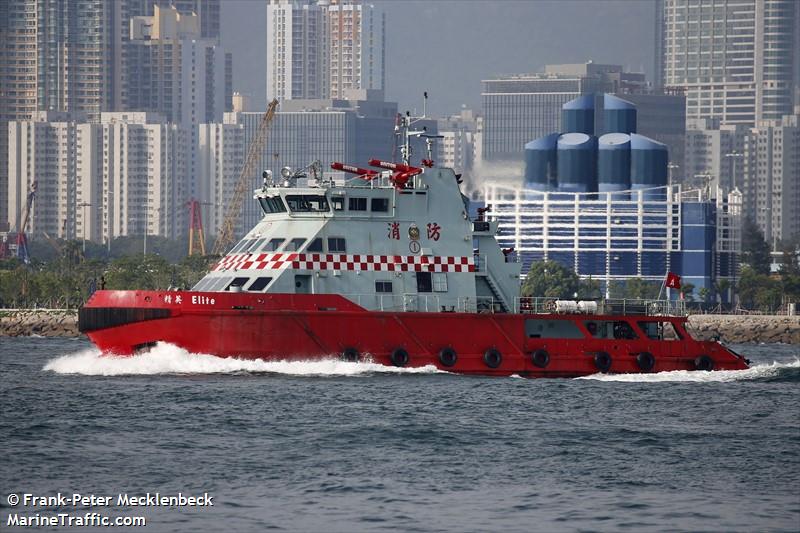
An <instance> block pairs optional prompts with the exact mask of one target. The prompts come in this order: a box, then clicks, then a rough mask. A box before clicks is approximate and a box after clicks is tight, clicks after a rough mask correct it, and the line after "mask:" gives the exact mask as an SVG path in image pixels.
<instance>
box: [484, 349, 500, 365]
mask: <svg viewBox="0 0 800 533" xmlns="http://www.w3.org/2000/svg"><path fill="white" fill-rule="evenodd" d="M483 362H484V363H486V366H488V367H489V368H497V367H498V366H500V363H502V362H503V354H501V353H500V351H499V350H495V349H494V348H489V349H488V350H486V353H484V354H483Z"/></svg>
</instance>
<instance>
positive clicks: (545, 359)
mask: <svg viewBox="0 0 800 533" xmlns="http://www.w3.org/2000/svg"><path fill="white" fill-rule="evenodd" d="M531 361H532V362H533V364H534V365H535V366H538V367H539V368H544V367H546V366H547V365H549V364H550V354H549V353H547V350H545V349H540V350H536V351H535V352H533V353H532V354H531Z"/></svg>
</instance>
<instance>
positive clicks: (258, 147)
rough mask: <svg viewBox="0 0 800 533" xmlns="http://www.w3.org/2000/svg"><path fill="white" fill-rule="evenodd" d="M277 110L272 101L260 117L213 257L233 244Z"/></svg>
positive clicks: (212, 251)
mask: <svg viewBox="0 0 800 533" xmlns="http://www.w3.org/2000/svg"><path fill="white" fill-rule="evenodd" d="M277 109H278V101H277V100H275V99H273V100H272V101H271V102H270V103H269V106H267V111H266V113H264V116H263V117H261V122H260V123H259V125H258V132H257V133H256V136H255V138H254V139H253V141H252V142H251V143H250V147H249V148H248V149H247V157H246V158H245V160H244V165H243V166H242V172H241V173H240V174H239V179H238V181H237V182H236V188H235V189H234V191H233V197H232V198H231V201H230V202H229V203H228V205H227V207H226V208H225V218H224V219H223V220H222V224H220V227H219V233H217V240H216V241H215V242H214V248H213V249H212V250H211V253H212V254H213V255H222V254H223V253H225V251H226V250H227V248H228V247H229V246H230V245H231V244H232V243H233V240H234V235H233V229H234V226H235V225H236V220H237V219H238V218H239V214H240V212H241V210H242V202H243V201H244V197H245V194H246V193H247V191H248V190H249V189H250V186H249V185H250V181H251V180H252V179H253V175H254V174H255V171H256V165H257V164H258V162H259V160H260V159H261V156H262V154H263V153H264V143H265V141H266V139H267V130H268V129H269V125H270V124H271V123H272V119H273V118H275V111H276V110H277Z"/></svg>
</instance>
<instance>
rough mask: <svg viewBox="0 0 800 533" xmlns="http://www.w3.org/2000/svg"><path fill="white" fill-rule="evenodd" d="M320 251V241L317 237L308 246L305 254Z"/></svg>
mask: <svg viewBox="0 0 800 533" xmlns="http://www.w3.org/2000/svg"><path fill="white" fill-rule="evenodd" d="M321 251H322V239H321V238H319V237H317V238H316V239H314V240H313V241H311V244H309V245H308V248H306V252H321Z"/></svg>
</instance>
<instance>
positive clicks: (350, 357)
mask: <svg viewBox="0 0 800 533" xmlns="http://www.w3.org/2000/svg"><path fill="white" fill-rule="evenodd" d="M341 357H342V361H348V362H350V363H355V362H356V361H358V350H356V349H355V348H345V349H344V350H342V356H341Z"/></svg>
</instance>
